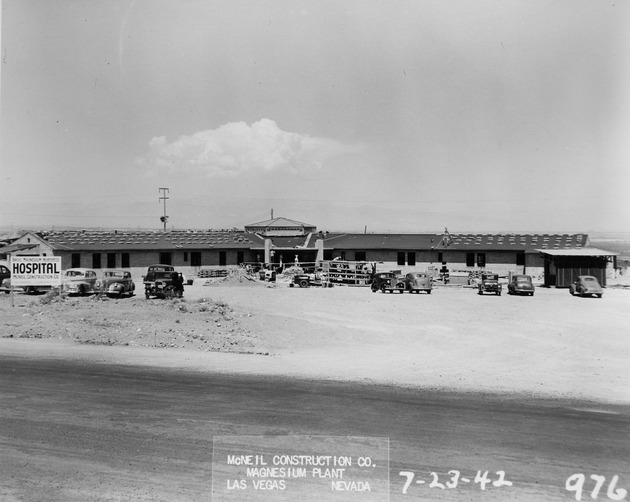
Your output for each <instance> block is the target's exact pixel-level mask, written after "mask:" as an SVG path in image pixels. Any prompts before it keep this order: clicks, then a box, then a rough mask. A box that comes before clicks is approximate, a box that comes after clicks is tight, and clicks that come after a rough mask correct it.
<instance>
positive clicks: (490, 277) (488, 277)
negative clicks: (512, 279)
mask: <svg viewBox="0 0 630 502" xmlns="http://www.w3.org/2000/svg"><path fill="white" fill-rule="evenodd" d="M498 278H499V276H498V275H485V276H484V277H483V280H484V281H496V280H497V279H498Z"/></svg>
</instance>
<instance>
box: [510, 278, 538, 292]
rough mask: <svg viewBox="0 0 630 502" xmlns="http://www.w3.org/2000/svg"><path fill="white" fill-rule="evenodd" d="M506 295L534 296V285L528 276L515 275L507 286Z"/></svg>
mask: <svg viewBox="0 0 630 502" xmlns="http://www.w3.org/2000/svg"><path fill="white" fill-rule="evenodd" d="M507 289H508V295H530V296H534V290H535V287H534V283H533V282H532V278H531V276H529V275H522V274H516V275H513V276H512V280H511V281H510V282H509V283H508V286H507Z"/></svg>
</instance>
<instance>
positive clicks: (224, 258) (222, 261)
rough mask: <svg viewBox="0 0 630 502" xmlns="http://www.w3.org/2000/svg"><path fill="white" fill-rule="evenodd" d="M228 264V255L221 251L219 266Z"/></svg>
mask: <svg viewBox="0 0 630 502" xmlns="http://www.w3.org/2000/svg"><path fill="white" fill-rule="evenodd" d="M226 263H227V253H226V252H225V251H219V265H225V264H226Z"/></svg>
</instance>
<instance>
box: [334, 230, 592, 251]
mask: <svg viewBox="0 0 630 502" xmlns="http://www.w3.org/2000/svg"><path fill="white" fill-rule="evenodd" d="M449 237H450V243H448V246H447V245H446V242H445V241H446V239H445V236H444V234H336V235H329V236H328V237H326V238H325V239H324V242H325V245H324V247H325V248H334V249H400V250H404V249H416V250H421V249H422V250H428V249H435V250H438V251H439V250H444V249H449V250H453V251H457V250H460V251H464V250H465V251H471V250H479V251H482V250H483V251H525V252H532V253H533V252H537V251H536V250H537V249H574V248H581V247H584V246H586V244H587V242H588V235H587V234H450V235H449Z"/></svg>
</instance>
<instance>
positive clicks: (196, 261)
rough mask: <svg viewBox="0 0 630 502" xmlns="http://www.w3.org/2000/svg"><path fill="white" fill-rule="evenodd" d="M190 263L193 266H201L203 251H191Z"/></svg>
mask: <svg viewBox="0 0 630 502" xmlns="http://www.w3.org/2000/svg"><path fill="white" fill-rule="evenodd" d="M190 265H191V266H193V267H201V251H191V253H190Z"/></svg>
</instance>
